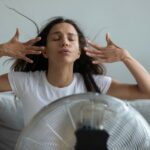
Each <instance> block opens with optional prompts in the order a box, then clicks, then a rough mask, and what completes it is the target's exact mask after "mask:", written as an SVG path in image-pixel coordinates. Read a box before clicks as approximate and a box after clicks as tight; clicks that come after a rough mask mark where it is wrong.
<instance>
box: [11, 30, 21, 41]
mask: <svg viewBox="0 0 150 150" xmlns="http://www.w3.org/2000/svg"><path fill="white" fill-rule="evenodd" d="M19 34H20V33H19V29H18V28H17V29H16V33H15V35H14V36H13V38H12V39H13V40H19Z"/></svg>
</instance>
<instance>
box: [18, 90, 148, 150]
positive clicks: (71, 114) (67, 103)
mask: <svg viewBox="0 0 150 150" xmlns="http://www.w3.org/2000/svg"><path fill="white" fill-rule="evenodd" d="M98 149H99V150H100V149H101V150H149V149H150V127H149V125H148V123H147V122H146V121H145V119H144V118H143V117H142V116H141V115H140V114H139V113H138V112H137V111H136V110H135V109H133V108H132V107H131V106H130V105H128V104H127V103H125V102H123V101H121V100H119V99H117V98H114V97H111V96H107V95H101V94H98V93H93V92H92V93H85V94H76V95H71V96H67V97H64V98H61V99H58V100H57V101H55V102H53V103H51V104H49V105H47V106H45V107H44V108H43V109H42V110H41V111H39V113H37V114H36V115H35V117H34V118H33V119H32V120H31V122H30V123H29V124H28V125H27V126H26V128H25V129H24V130H23V131H22V133H21V135H20V137H19V139H18V142H17V144H16V150H98Z"/></svg>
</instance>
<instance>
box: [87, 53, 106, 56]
mask: <svg viewBox="0 0 150 150" xmlns="http://www.w3.org/2000/svg"><path fill="white" fill-rule="evenodd" d="M86 55H87V56H90V57H104V55H103V54H94V53H90V52H86Z"/></svg>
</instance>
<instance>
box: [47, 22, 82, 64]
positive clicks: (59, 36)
mask: <svg viewBox="0 0 150 150" xmlns="http://www.w3.org/2000/svg"><path fill="white" fill-rule="evenodd" d="M46 51H47V52H46V55H47V57H48V59H49V62H55V63H73V62H74V61H75V60H76V59H78V58H79V57H80V50H79V37H78V33H77V31H76V30H75V28H74V27H73V26H72V25H71V24H69V23H59V24H56V25H55V26H54V27H53V28H52V29H51V30H50V32H49V34H48V38H47V46H46Z"/></svg>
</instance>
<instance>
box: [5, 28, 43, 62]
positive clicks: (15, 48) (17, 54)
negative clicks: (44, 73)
mask: <svg viewBox="0 0 150 150" xmlns="http://www.w3.org/2000/svg"><path fill="white" fill-rule="evenodd" d="M39 40H41V38H40V37H37V38H34V39H31V40H29V41H27V42H24V43H23V42H20V41H19V30H18V29H17V30H16V33H15V35H14V36H13V37H12V39H11V40H10V41H8V42H7V43H5V44H3V54H4V56H10V57H14V58H19V59H23V60H25V61H27V62H29V63H33V61H32V60H31V59H30V58H28V57H27V56H26V55H28V54H35V55H38V54H41V53H42V51H44V47H38V46H32V45H33V44H34V43H36V42H38V41H39Z"/></svg>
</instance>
